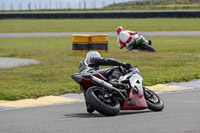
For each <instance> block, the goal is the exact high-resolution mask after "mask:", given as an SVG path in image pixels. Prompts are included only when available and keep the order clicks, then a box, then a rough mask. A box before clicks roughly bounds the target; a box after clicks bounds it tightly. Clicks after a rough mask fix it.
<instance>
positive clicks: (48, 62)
mask: <svg viewBox="0 0 200 133" xmlns="http://www.w3.org/2000/svg"><path fill="white" fill-rule="evenodd" d="M151 39H152V41H153V46H154V48H155V49H156V50H157V52H156V53H147V52H135V53H133V52H125V49H123V50H120V49H118V47H117V44H116V38H115V37H110V38H109V51H108V53H103V54H102V56H103V57H105V58H115V59H118V60H120V61H122V62H129V63H131V64H132V65H137V66H138V68H139V70H140V71H141V74H142V76H143V77H144V85H154V84H158V83H168V82H180V81H189V80H192V79H198V78H200V55H199V54H191V53H200V42H199V36H192V37H189V36H180V37H166V36H160V37H151ZM0 42H1V43H0V57H18V58H29V59H35V60H39V61H40V62H41V63H40V64H39V65H32V66H23V67H17V68H12V69H0V75H1V76H0V100H16V99H24V98H36V97H40V96H44V95H61V94H64V93H69V92H73V93H79V92H81V91H80V89H79V85H78V84H76V83H75V82H74V81H73V80H72V79H71V77H70V75H71V74H73V73H76V72H77V67H78V64H79V61H80V60H81V59H82V58H85V54H81V55H72V50H71V49H72V41H71V37H40V38H0ZM188 53H189V54H188Z"/></svg>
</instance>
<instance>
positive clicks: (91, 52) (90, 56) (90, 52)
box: [86, 51, 101, 60]
mask: <svg viewBox="0 0 200 133" xmlns="http://www.w3.org/2000/svg"><path fill="white" fill-rule="evenodd" d="M92 57H95V58H100V57H101V55H100V54H99V52H97V51H89V52H88V53H87V55H86V60H88V59H89V58H92Z"/></svg>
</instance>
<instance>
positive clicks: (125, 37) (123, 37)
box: [119, 31, 130, 42]
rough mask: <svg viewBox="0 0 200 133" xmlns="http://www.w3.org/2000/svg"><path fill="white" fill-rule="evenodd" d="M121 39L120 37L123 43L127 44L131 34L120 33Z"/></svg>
mask: <svg viewBox="0 0 200 133" xmlns="http://www.w3.org/2000/svg"><path fill="white" fill-rule="evenodd" d="M119 37H120V39H121V41H122V42H126V41H127V40H128V39H129V37H130V34H129V33H128V32H126V31H121V32H120V33H119Z"/></svg>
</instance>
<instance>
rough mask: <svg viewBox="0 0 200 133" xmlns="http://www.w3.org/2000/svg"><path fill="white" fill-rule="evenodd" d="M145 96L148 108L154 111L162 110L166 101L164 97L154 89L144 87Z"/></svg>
mask: <svg viewBox="0 0 200 133" xmlns="http://www.w3.org/2000/svg"><path fill="white" fill-rule="evenodd" d="M144 97H145V99H146V102H147V105H148V108H149V109H150V110H152V111H162V110H163V108H164V103H163V101H162V99H161V98H160V97H159V96H158V95H157V94H156V93H155V92H153V91H152V90H149V89H147V88H145V87H144Z"/></svg>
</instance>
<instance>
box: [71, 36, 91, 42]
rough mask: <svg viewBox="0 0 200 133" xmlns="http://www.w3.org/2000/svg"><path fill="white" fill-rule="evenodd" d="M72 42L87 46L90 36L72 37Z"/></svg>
mask: <svg viewBox="0 0 200 133" xmlns="http://www.w3.org/2000/svg"><path fill="white" fill-rule="evenodd" d="M72 42H73V43H77V44H89V43H90V35H79V34H73V35H72Z"/></svg>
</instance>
